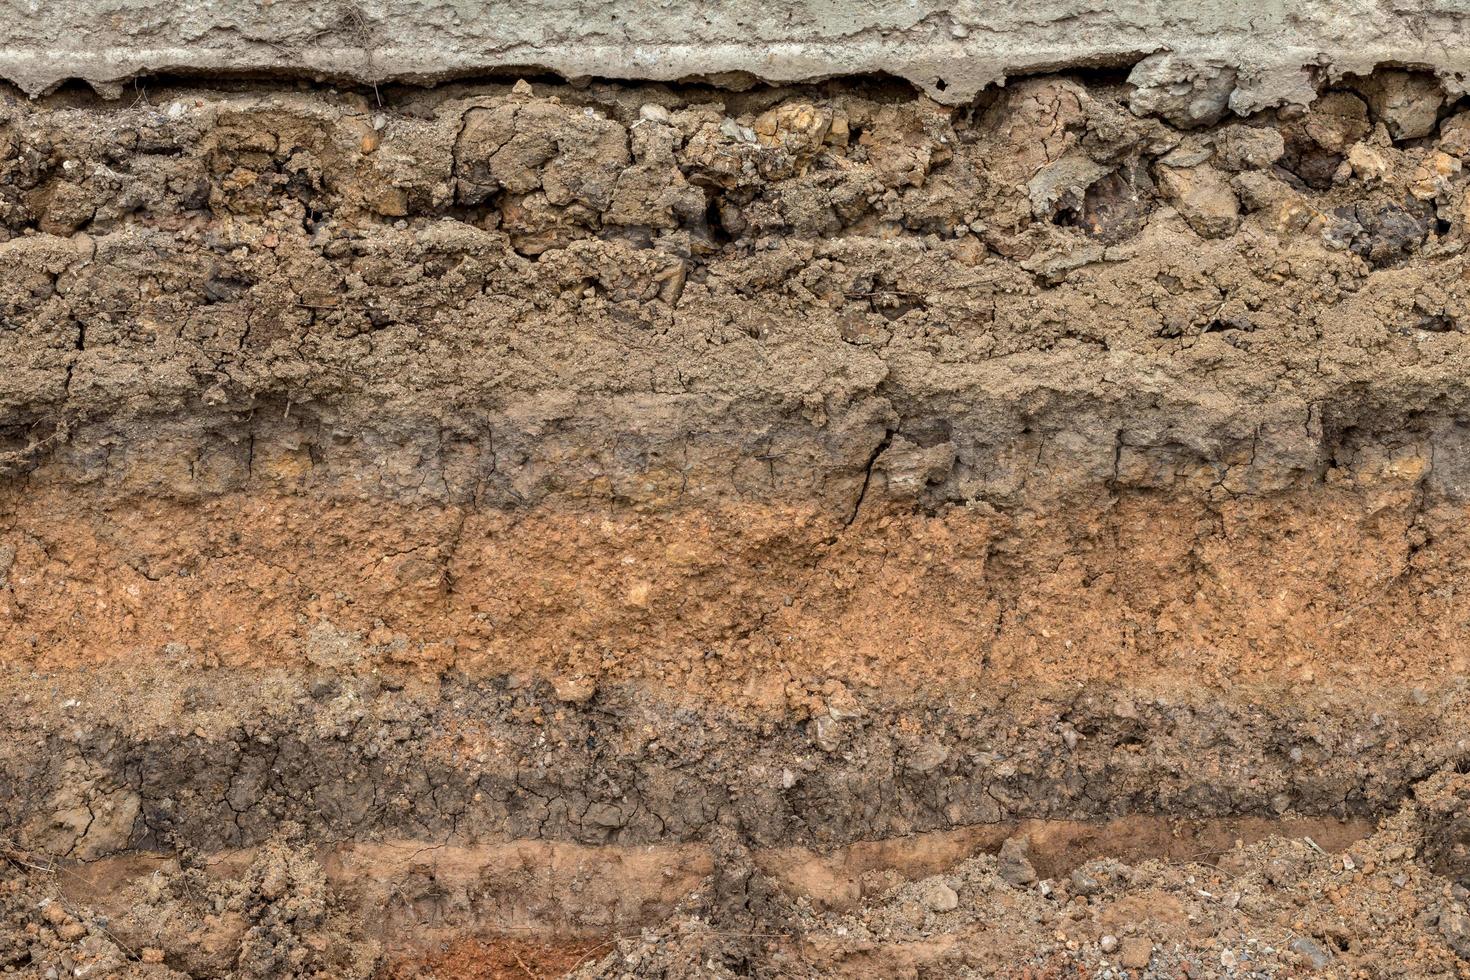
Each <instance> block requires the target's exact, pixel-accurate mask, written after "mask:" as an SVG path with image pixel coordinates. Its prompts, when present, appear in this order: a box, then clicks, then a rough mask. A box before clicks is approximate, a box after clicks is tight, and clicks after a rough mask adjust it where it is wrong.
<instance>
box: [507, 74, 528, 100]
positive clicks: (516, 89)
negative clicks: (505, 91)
mask: <svg viewBox="0 0 1470 980" xmlns="http://www.w3.org/2000/svg"><path fill="white" fill-rule="evenodd" d="M532 91H533V90H532V89H531V83H530V82H528V81H526V80H525V79H524V78H522V79H518V80H517V81H516V83H515V84H514V85H512V86H511V87H510V94H511V95H515V96H519V97H520V98H523V99H524V98H529V97H530V96H531V94H532Z"/></svg>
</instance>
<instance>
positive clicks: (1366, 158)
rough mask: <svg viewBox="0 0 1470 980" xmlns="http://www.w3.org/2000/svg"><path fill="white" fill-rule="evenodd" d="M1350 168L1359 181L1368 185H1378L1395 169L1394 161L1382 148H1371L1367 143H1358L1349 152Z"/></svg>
mask: <svg viewBox="0 0 1470 980" xmlns="http://www.w3.org/2000/svg"><path fill="white" fill-rule="evenodd" d="M1347 162H1348V166H1350V167H1352V168H1353V173H1354V174H1355V175H1356V176H1357V178H1358V179H1359V180H1362V181H1366V182H1368V183H1370V184H1371V183H1376V182H1378V181H1381V180H1383V178H1384V177H1387V176H1388V173H1389V171H1391V170H1392V169H1393V161H1392V160H1390V159H1389V155H1388V153H1387V152H1385V151H1384V150H1383V149H1382V148H1381V147H1376V146H1369V145H1368V144H1367V143H1358V144H1355V145H1354V146H1353V148H1352V149H1351V150H1349V151H1348V158H1347Z"/></svg>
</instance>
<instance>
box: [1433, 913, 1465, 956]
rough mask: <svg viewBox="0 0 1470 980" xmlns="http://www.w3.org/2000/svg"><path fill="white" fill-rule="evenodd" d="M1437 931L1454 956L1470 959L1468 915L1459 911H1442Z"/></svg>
mask: <svg viewBox="0 0 1470 980" xmlns="http://www.w3.org/2000/svg"><path fill="white" fill-rule="evenodd" d="M1439 931H1440V934H1441V935H1442V936H1444V938H1445V941H1446V942H1447V943H1449V944H1450V948H1451V949H1453V950H1454V951H1455V955H1456V956H1458V957H1460V958H1461V959H1470V916H1466V915H1465V914H1464V913H1461V912H1443V913H1441V914H1440V917H1439Z"/></svg>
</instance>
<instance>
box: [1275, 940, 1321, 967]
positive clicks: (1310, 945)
mask: <svg viewBox="0 0 1470 980" xmlns="http://www.w3.org/2000/svg"><path fill="white" fill-rule="evenodd" d="M1286 948H1287V949H1289V950H1290V951H1291V952H1293V953H1295V954H1297V955H1298V956H1301V957H1304V958H1305V959H1306V960H1307V961H1308V962H1310V963H1311V964H1312V967H1313V968H1314V969H1318V970H1323V969H1326V968H1327V965H1328V964H1329V963H1331V962H1332V954H1331V953H1329V952H1327V950H1325V949H1323V948H1322V947H1321V946H1320V945H1318V944H1317V942H1316V941H1315V940H1312V939H1308V938H1307V937H1306V936H1298V937H1296V938H1295V939H1293V940H1292V941H1291V942H1289V943H1287V944H1286Z"/></svg>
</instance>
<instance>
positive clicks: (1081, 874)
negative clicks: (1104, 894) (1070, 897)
mask: <svg viewBox="0 0 1470 980" xmlns="http://www.w3.org/2000/svg"><path fill="white" fill-rule="evenodd" d="M1072 891H1073V893H1075V894H1077V895H1096V894H1097V893H1098V892H1100V891H1102V883H1101V882H1100V881H1098V880H1097V879H1096V878H1094V877H1093V876H1092V875H1090V874H1088V873H1087V872H1086V871H1083V870H1082V869H1081V868H1077V869H1075V870H1073V872H1072Z"/></svg>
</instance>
